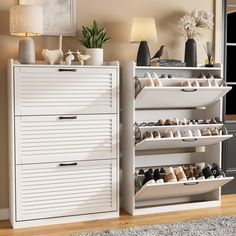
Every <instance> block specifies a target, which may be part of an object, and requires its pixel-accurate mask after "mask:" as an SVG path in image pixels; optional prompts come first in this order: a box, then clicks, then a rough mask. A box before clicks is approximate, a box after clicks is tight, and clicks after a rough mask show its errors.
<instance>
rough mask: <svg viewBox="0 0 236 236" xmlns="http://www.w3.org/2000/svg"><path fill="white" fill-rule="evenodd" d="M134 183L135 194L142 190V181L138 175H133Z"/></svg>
mask: <svg viewBox="0 0 236 236" xmlns="http://www.w3.org/2000/svg"><path fill="white" fill-rule="evenodd" d="M134 183H135V184H134V188H135V193H137V192H138V191H139V190H140V189H141V188H142V180H141V178H140V177H139V176H138V175H135V181H134Z"/></svg>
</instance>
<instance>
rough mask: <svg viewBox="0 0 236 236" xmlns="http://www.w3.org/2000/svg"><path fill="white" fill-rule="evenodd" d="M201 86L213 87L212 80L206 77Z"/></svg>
mask: <svg viewBox="0 0 236 236" xmlns="http://www.w3.org/2000/svg"><path fill="white" fill-rule="evenodd" d="M201 87H212V86H211V81H210V80H208V79H206V80H204V81H203V82H201Z"/></svg>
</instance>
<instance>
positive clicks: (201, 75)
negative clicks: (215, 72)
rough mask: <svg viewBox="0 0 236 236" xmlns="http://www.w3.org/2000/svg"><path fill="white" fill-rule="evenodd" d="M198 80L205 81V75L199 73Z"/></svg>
mask: <svg viewBox="0 0 236 236" xmlns="http://www.w3.org/2000/svg"><path fill="white" fill-rule="evenodd" d="M198 78H200V79H206V77H205V75H204V74H203V73H202V72H201V73H200V75H199V77H198Z"/></svg>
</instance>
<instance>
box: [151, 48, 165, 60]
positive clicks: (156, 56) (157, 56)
mask: <svg viewBox="0 0 236 236" xmlns="http://www.w3.org/2000/svg"><path fill="white" fill-rule="evenodd" d="M164 47H165V46H164V45H162V46H161V47H160V48H159V50H158V51H157V52H156V53H155V55H154V56H153V57H152V58H151V60H152V59H154V58H157V59H158V61H160V59H161V56H162V55H163V52H164Z"/></svg>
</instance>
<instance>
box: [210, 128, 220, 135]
mask: <svg viewBox="0 0 236 236" xmlns="http://www.w3.org/2000/svg"><path fill="white" fill-rule="evenodd" d="M211 135H219V130H218V129H217V128H213V129H211Z"/></svg>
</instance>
